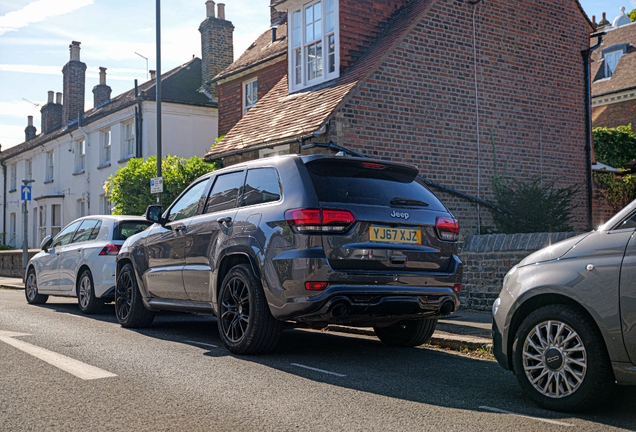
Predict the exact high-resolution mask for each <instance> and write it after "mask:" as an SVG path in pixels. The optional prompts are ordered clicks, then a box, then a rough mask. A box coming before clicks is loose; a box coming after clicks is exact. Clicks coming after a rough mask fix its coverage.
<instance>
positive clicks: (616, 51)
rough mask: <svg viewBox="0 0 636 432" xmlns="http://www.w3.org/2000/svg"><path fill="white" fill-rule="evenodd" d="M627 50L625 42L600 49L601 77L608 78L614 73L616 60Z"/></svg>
mask: <svg viewBox="0 0 636 432" xmlns="http://www.w3.org/2000/svg"><path fill="white" fill-rule="evenodd" d="M626 51H627V44H616V45H612V46H610V47H607V48H605V49H604V50H603V51H601V53H602V54H601V55H602V56H603V68H604V70H603V78H610V77H611V76H612V75H614V70H615V69H616V65H618V60H620V58H621V56H622V55H623V54H625V52H626Z"/></svg>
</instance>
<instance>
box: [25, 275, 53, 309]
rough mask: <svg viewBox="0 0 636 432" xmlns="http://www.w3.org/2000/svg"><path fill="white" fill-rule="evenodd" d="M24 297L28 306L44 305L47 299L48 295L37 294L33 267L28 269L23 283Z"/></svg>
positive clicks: (36, 281) (36, 282)
mask: <svg viewBox="0 0 636 432" xmlns="http://www.w3.org/2000/svg"><path fill="white" fill-rule="evenodd" d="M24 295H25V297H26V301H27V303H29V304H44V303H46V301H47V300H48V299H49V296H48V295H43V294H39V293H38V280H37V277H36V276H35V270H34V269H33V267H31V268H30V269H29V272H28V273H27V277H26V281H25V282H24Z"/></svg>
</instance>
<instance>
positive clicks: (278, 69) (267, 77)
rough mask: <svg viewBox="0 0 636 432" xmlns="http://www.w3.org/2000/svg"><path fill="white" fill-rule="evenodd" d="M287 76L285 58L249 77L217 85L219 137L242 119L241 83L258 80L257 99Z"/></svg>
mask: <svg viewBox="0 0 636 432" xmlns="http://www.w3.org/2000/svg"><path fill="white" fill-rule="evenodd" d="M286 74H287V56H284V57H282V58H281V60H280V61H279V62H278V63H276V64H273V65H271V66H268V67H266V68H263V69H260V70H258V71H256V72H253V73H251V74H249V75H245V76H241V77H240V78H237V79H235V80H233V81H228V82H225V83H223V84H220V85H219V136H223V135H225V134H226V133H228V131H229V130H230V129H232V128H233V127H234V125H235V124H236V123H238V122H239V120H240V119H241V118H242V117H243V83H244V82H245V81H249V80H251V79H253V78H258V99H259V100H260V99H262V98H263V97H265V95H266V94H267V93H268V92H269V91H270V90H271V89H272V87H274V86H275V85H276V83H278V82H279V81H280V80H281V79H282V78H283V77H284V76H285V75H286Z"/></svg>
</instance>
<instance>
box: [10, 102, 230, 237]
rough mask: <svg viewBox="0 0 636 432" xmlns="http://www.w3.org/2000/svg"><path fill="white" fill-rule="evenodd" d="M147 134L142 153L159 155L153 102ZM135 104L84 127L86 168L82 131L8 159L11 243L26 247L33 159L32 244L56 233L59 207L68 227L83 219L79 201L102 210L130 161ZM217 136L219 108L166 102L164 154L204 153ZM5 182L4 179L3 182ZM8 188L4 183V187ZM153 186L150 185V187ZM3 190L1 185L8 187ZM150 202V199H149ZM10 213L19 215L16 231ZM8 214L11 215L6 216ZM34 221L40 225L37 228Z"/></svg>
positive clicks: (147, 106) (147, 109)
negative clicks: (106, 135) (104, 155)
mask: <svg viewBox="0 0 636 432" xmlns="http://www.w3.org/2000/svg"><path fill="white" fill-rule="evenodd" d="M142 113H143V132H142V155H143V157H144V158H147V157H148V156H152V155H155V154H156V147H157V145H156V142H157V141H156V136H157V134H156V120H155V118H156V110H155V103H154V102H144V103H143V105H142ZM133 117H134V106H131V107H128V108H126V109H123V110H121V111H119V112H116V113H113V114H111V115H109V116H107V117H104V118H103V119H100V120H98V121H95V122H92V123H90V124H88V125H86V126H84V127H83V130H84V131H85V132H86V134H87V136H88V139H87V140H86V144H87V145H86V155H85V170H84V172H83V173H75V157H76V148H75V143H76V141H78V140H81V139H82V138H83V136H84V135H83V134H82V132H81V131H80V130H79V129H77V130H74V131H72V132H69V133H68V134H66V135H64V136H62V137H60V138H58V139H56V140H52V141H50V142H47V143H45V144H44V145H42V146H40V147H38V148H36V149H33V150H30V151H27V152H24V153H22V154H19V155H17V156H15V157H13V158H11V159H8V160H6V162H5V165H6V168H5V170H6V181H7V188H6V190H7V197H6V198H7V199H6V211H5V208H4V203H3V202H1V201H2V200H0V218H1V219H2V220H3V221H4V222H3V226H4V227H5V235H6V243H8V244H12V245H14V246H16V247H21V246H22V239H23V229H24V228H23V227H24V225H23V214H22V201H20V187H21V186H22V180H23V179H24V178H25V175H26V161H27V160H28V159H31V160H32V164H33V180H35V181H34V182H33V183H32V200H31V201H29V202H28V205H27V209H28V243H29V247H30V248H35V247H39V244H40V240H41V238H42V237H43V236H44V235H50V234H52V233H53V234H54V232H52V228H55V227H52V225H51V224H52V221H53V220H52V218H53V215H52V211H53V206H54V205H61V219H62V220H61V222H60V226H61V227H62V228H63V227H64V226H66V225H68V224H69V223H70V222H72V221H73V220H74V219H76V218H78V217H80V216H81V215H80V214H79V211H80V210H79V208H78V200H79V201H82V200H83V201H84V209H85V214H87V215H89V214H90V215H93V214H102V213H103V209H102V205H100V204H101V203H100V200H101V199H102V196H103V195H104V189H103V185H104V182H105V181H106V179H107V178H108V176H109V175H111V174H114V173H115V172H116V171H117V169H118V168H119V167H120V166H124V165H125V164H126V163H127V160H122V159H121V150H122V145H123V141H124V137H123V125H124V124H125V123H127V122H129V121H132V120H133ZM108 129H110V131H111V157H110V164H106V166H103V167H100V162H101V135H102V132H103V131H105V130H108ZM217 135H218V112H217V109H216V108H208V107H198V106H189V105H180V104H172V103H164V104H163V105H162V153H163V155H164V156H165V155H168V154H172V155H176V156H180V157H186V158H189V157H192V156H195V155H196V156H203V155H204V154H205V153H206V152H207V151H208V150H209V148H210V145H211V144H212V143H213V142H214V138H215V137H217ZM51 151H52V152H53V153H54V172H53V181H52V182H46V183H45V174H46V161H47V159H46V155H47V152H51ZM13 164H16V165H17V188H16V190H15V191H12V192H9V189H10V182H11V179H10V167H11V165H13ZM3 181H4V176H3V178H0V182H3ZM3 186H4V185H3ZM149 187H150V186H149ZM3 190H4V189H0V191H3ZM149 204H150V203H149ZM43 207H44V208H45V209H46V210H45V213H46V226H44V227H42V229H40V227H39V226H38V223H37V221H38V217H39V216H40V215H39V211H40V208H43ZM11 213H16V233H15V236H13V233H12V232H10V231H11V228H12V227H11V226H10V225H11V216H10V215H11ZM5 218H6V219H5ZM34 222H35V227H34Z"/></svg>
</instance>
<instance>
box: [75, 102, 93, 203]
mask: <svg viewBox="0 0 636 432" xmlns="http://www.w3.org/2000/svg"><path fill="white" fill-rule="evenodd" d="M82 120H84V113H83V112H81V111H80V112H78V113H77V129H78V130H79V131H80V132H81V133H82V134H83V135H84V142H85V143H86V147H85V152H84V171H85V172H86V188H87V197H88V199H87V200H86V214H88V215H90V214H91V196H90V193H91V174H90V172H89V171H88V169H87V165H88V146H89V143H88V134H87V133H86V131H85V130H84V128H82Z"/></svg>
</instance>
